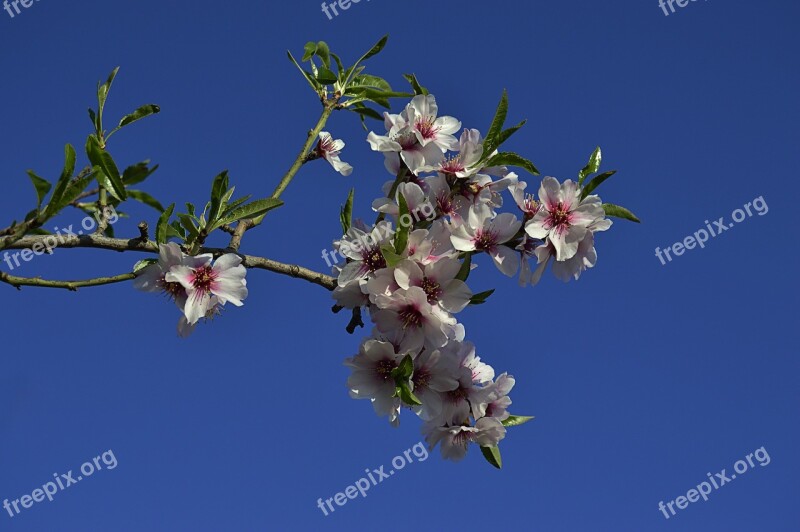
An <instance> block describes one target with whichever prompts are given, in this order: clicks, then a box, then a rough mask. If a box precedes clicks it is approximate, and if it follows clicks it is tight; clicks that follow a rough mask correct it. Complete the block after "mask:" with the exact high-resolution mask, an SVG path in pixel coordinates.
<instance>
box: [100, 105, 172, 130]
mask: <svg viewBox="0 0 800 532" xmlns="http://www.w3.org/2000/svg"><path fill="white" fill-rule="evenodd" d="M160 112H161V108H160V107H159V106H157V105H155V104H147V105H143V106H141V107H139V108H138V109H136V110H135V111H134V112H132V113H131V114H129V115H125V116H123V117H122V120H120V121H119V125H118V126H117V130H119V129H122V128H123V127H125V126H127V125H129V124H133V123H134V122H136V121H138V120H141V119H142V118H146V117H148V116H150V115H154V114H158V113H160ZM115 131H116V130H115ZM109 136H110V135H109Z"/></svg>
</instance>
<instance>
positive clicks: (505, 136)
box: [497, 120, 528, 147]
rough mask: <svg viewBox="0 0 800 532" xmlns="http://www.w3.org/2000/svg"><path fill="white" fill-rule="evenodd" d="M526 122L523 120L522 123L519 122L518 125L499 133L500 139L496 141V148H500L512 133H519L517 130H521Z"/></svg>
mask: <svg viewBox="0 0 800 532" xmlns="http://www.w3.org/2000/svg"><path fill="white" fill-rule="evenodd" d="M527 122H528V121H527V120H523V121H522V122H520V123H519V124H517V125H516V126H511V127H510V128H508V129H505V130H503V131H502V132H501V133H500V137H499V138H498V139H497V146H498V147H500V146H502V145H503V143H504V142H505V141H507V140H508V139H509V138H510V137H511V135H513V134H514V133H516V132H517V131H519V130H520V128H521V127H522V126H524V125H525V124H526V123H527Z"/></svg>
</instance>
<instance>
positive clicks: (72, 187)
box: [51, 171, 119, 214]
mask: <svg viewBox="0 0 800 532" xmlns="http://www.w3.org/2000/svg"><path fill="white" fill-rule="evenodd" d="M94 174H95V172H94V171H92V172H90V173H89V174H87V175H85V176H84V177H82V178H81V179H77V180H75V181H70V183H69V185H67V189H66V190H65V191H64V194H63V195H62V196H61V201H59V204H58V208H57V210H60V209H63V208H64V207H66V206H67V205H69V204H70V203H72V202H73V201H75V200H76V199H78V196H80V195H81V193H82V192H83V191H84V190H86V187H88V186H89V183H91V182H92V181H93V180H94ZM51 203H52V201H51ZM118 214H119V213H118Z"/></svg>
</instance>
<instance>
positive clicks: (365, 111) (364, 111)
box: [349, 106, 383, 121]
mask: <svg viewBox="0 0 800 532" xmlns="http://www.w3.org/2000/svg"><path fill="white" fill-rule="evenodd" d="M349 109H350V110H351V111H353V112H354V113H358V114H360V115H361V116H362V117H365V116H366V117H369V118H374V119H375V120H380V121H383V115H381V114H380V113H379V112H378V111H376V110H374V109H370V108H369V107H366V106H358V107H350V108H349Z"/></svg>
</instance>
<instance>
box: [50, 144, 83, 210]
mask: <svg viewBox="0 0 800 532" xmlns="http://www.w3.org/2000/svg"><path fill="white" fill-rule="evenodd" d="M76 157H77V156H76V154H75V148H73V147H72V145H71V144H67V145H66V146H64V169H63V170H62V171H61V176H59V178H58V181H57V182H56V188H55V190H53V194H52V195H51V196H50V203H48V205H47V207H46V208H45V211H46V216H47V217H51V216H54V215H55V214H56V213H57V212H58V211H59V210H61V209H62V208H63V206H64V204H63V201H62V200H63V198H64V192H66V190H67V187H69V183H70V180H71V179H72V174H73V173H74V172H75V159H76ZM70 201H71V200H70Z"/></svg>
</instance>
